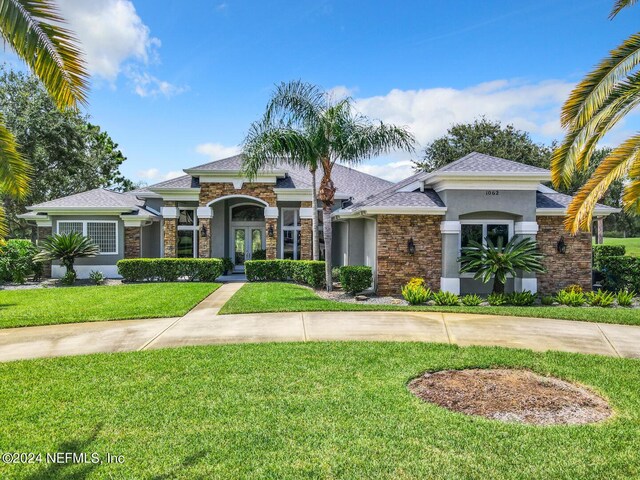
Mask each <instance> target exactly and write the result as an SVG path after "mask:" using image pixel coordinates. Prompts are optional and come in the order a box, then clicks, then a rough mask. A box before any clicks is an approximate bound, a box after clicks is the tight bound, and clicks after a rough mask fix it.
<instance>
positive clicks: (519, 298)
mask: <svg viewBox="0 0 640 480" xmlns="http://www.w3.org/2000/svg"><path fill="white" fill-rule="evenodd" d="M535 301H536V296H535V294H533V293H531V292H530V291H529V290H524V291H522V292H513V293H510V294H509V295H507V303H509V304H511V305H513V306H515V307H528V306H531V305H533V302H535Z"/></svg>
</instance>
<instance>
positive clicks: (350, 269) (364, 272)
mask: <svg viewBox="0 0 640 480" xmlns="http://www.w3.org/2000/svg"><path fill="white" fill-rule="evenodd" d="M372 282H373V272H372V271H371V267H365V266H361V265H345V266H344V267H340V283H341V284H342V289H343V290H344V291H345V292H349V293H351V294H353V295H355V294H356V293H360V292H362V291H363V290H366V289H367V288H369V287H371V283H372Z"/></svg>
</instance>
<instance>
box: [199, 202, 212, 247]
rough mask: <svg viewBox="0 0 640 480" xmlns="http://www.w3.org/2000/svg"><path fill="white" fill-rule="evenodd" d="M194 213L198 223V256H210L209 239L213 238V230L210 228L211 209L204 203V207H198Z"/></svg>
mask: <svg viewBox="0 0 640 480" xmlns="http://www.w3.org/2000/svg"><path fill="white" fill-rule="evenodd" d="M196 214H197V216H198V221H199V223H200V228H199V230H198V234H199V238H198V257H200V258H210V257H211V239H212V238H213V237H212V236H213V232H212V230H211V226H212V225H213V222H212V221H211V219H212V217H213V210H212V208H211V207H207V206H206V205H205V206H204V207H198V210H197V211H196Z"/></svg>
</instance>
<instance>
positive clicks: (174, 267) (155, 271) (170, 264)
mask: <svg viewBox="0 0 640 480" xmlns="http://www.w3.org/2000/svg"><path fill="white" fill-rule="evenodd" d="M117 266H118V273H119V274H120V275H122V278H123V279H124V280H125V281H127V282H154V281H155V282H175V281H177V280H178V279H180V278H182V277H186V278H187V279H188V280H189V281H200V282H213V281H214V280H215V279H216V278H218V277H219V276H220V275H222V271H223V261H222V260H220V259H219V258H127V259H125V260H119V261H118V263H117Z"/></svg>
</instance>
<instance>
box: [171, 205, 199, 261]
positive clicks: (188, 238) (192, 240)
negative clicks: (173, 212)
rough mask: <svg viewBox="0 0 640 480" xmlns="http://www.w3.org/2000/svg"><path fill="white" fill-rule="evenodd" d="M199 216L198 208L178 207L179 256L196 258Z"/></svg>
mask: <svg viewBox="0 0 640 480" xmlns="http://www.w3.org/2000/svg"><path fill="white" fill-rule="evenodd" d="M197 232H198V218H197V217H196V209H195V207H192V208H179V209H178V244H177V245H176V255H177V256H178V258H195V257H197V256H198V234H197Z"/></svg>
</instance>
